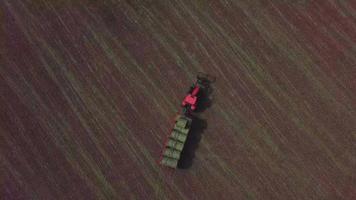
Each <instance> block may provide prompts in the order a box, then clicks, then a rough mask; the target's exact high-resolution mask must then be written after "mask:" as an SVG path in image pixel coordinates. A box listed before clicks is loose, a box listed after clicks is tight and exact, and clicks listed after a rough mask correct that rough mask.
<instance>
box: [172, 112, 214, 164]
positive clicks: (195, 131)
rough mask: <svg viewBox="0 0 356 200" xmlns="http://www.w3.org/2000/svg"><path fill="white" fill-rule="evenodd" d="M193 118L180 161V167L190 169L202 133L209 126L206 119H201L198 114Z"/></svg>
mask: <svg viewBox="0 0 356 200" xmlns="http://www.w3.org/2000/svg"><path fill="white" fill-rule="evenodd" d="M192 119H193V122H192V126H191V129H190V131H189V134H188V137H187V140H186V143H185V145H184V148H183V151H182V154H181V157H180V159H179V161H178V168H179V169H188V168H190V167H191V166H192V165H193V160H194V157H195V151H196V150H197V149H198V147H199V142H200V140H201V137H202V134H203V133H204V130H205V129H206V128H207V126H208V124H207V122H206V120H205V119H200V118H198V117H196V116H193V117H192Z"/></svg>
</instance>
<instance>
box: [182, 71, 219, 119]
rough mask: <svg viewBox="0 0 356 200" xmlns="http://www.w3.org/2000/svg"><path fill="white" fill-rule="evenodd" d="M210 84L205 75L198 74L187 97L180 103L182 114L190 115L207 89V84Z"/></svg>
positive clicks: (209, 79)
mask: <svg viewBox="0 0 356 200" xmlns="http://www.w3.org/2000/svg"><path fill="white" fill-rule="evenodd" d="M210 82H212V78H211V77H209V75H207V74H203V73H199V74H198V76H197V81H196V82H195V83H194V84H193V85H192V86H191V87H190V89H189V91H188V94H187V96H186V97H185V98H184V100H183V102H182V107H183V113H184V114H190V113H191V112H192V111H195V110H196V109H197V107H198V103H199V98H200V97H201V96H202V94H203V93H204V92H207V91H206V90H208V89H209V83H210Z"/></svg>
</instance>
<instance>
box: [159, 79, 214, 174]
mask: <svg viewBox="0 0 356 200" xmlns="http://www.w3.org/2000/svg"><path fill="white" fill-rule="evenodd" d="M210 82H212V78H210V77H209V76H208V75H206V74H203V73H199V74H198V75H197V80H196V82H195V83H194V84H193V85H192V86H191V87H190V89H189V91H188V92H187V95H186V96H185V98H184V99H183V101H182V104H181V107H182V114H180V115H178V116H177V117H176V118H175V120H174V126H173V129H172V131H171V133H170V135H169V136H168V139H167V141H166V143H165V146H164V149H163V153H162V155H161V160H160V164H161V165H164V166H167V167H171V168H177V166H178V162H179V159H180V158H181V155H182V151H183V149H184V145H185V143H186V140H187V138H188V134H189V131H190V129H191V127H192V123H194V122H193V113H194V112H196V111H197V110H198V107H199V106H202V105H200V104H199V103H200V102H201V98H202V97H203V94H204V93H206V92H207V90H208V89H209V84H210Z"/></svg>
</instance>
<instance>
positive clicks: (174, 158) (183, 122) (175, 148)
mask: <svg viewBox="0 0 356 200" xmlns="http://www.w3.org/2000/svg"><path fill="white" fill-rule="evenodd" d="M191 124H192V119H191V118H190V117H187V116H184V115H178V116H177V117H176V119H175V124H174V127H173V129H172V131H171V134H170V135H169V137H168V139H167V142H166V144H165V147H164V149H163V153H162V157H161V161H160V164H162V165H164V166H167V167H171V168H177V165H178V161H179V159H180V157H181V153H182V151H183V148H184V144H185V142H186V140H187V137H188V133H189V130H190V127H191Z"/></svg>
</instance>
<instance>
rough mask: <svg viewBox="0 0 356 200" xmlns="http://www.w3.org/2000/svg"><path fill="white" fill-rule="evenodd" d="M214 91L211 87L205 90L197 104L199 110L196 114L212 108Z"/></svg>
mask: <svg viewBox="0 0 356 200" xmlns="http://www.w3.org/2000/svg"><path fill="white" fill-rule="evenodd" d="M213 92H214V89H213V88H212V87H211V86H210V85H209V86H208V87H207V88H206V89H205V90H203V91H202V92H201V94H200V96H199V100H198V103H197V109H196V110H195V111H194V112H196V113H202V112H204V111H205V110H206V109H208V108H210V107H211V105H212V93H213Z"/></svg>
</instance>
